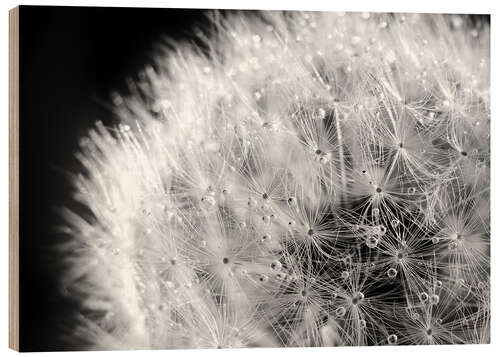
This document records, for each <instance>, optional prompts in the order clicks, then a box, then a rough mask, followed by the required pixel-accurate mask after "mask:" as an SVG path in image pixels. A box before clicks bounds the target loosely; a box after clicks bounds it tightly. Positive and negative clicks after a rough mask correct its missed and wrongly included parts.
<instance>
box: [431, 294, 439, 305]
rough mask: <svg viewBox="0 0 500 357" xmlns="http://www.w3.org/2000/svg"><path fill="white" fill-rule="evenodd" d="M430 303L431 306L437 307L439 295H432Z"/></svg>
mask: <svg viewBox="0 0 500 357" xmlns="http://www.w3.org/2000/svg"><path fill="white" fill-rule="evenodd" d="M430 303H431V304H432V305H437V304H438V303H439V295H436V294H432V295H431V297H430Z"/></svg>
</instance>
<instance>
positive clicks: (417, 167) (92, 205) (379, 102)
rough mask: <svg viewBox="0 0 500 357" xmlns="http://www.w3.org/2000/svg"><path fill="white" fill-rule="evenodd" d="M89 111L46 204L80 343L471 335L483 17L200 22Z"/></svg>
mask: <svg viewBox="0 0 500 357" xmlns="http://www.w3.org/2000/svg"><path fill="white" fill-rule="evenodd" d="M212 21H213V24H214V25H215V28H216V30H215V31H212V32H206V31H204V30H203V29H201V30H197V31H195V33H196V36H197V37H199V40H200V41H201V42H202V43H203V45H200V46H201V47H195V46H194V45H191V44H186V43H174V44H170V45H168V46H167V45H165V47H164V48H159V49H158V54H157V56H156V60H155V63H152V64H151V66H149V67H146V68H145V70H144V71H143V72H141V73H140V75H139V77H138V78H137V80H136V81H135V82H134V83H133V84H131V86H130V93H129V94H127V95H125V94H123V95H119V94H115V95H114V97H113V103H114V106H115V111H116V114H117V115H118V117H119V122H118V123H117V125H116V126H113V127H105V126H104V125H103V124H102V123H99V122H98V123H96V126H95V128H94V129H92V130H91V131H90V133H89V135H88V136H87V137H86V138H84V139H83V140H82V142H81V151H80V152H79V153H78V157H79V159H80V161H81V163H82V165H83V166H84V170H83V171H82V173H80V174H75V180H74V185H75V188H76V195H75V198H76V200H78V201H79V202H81V203H82V204H83V205H84V206H85V207H86V208H87V209H88V211H89V214H82V213H79V212H74V211H70V210H67V211H66V212H65V215H66V219H67V222H68V227H67V232H68V233H69V236H70V239H69V240H68V244H67V247H65V249H66V256H67V263H68V272H67V274H66V275H65V277H64V279H63V282H62V284H64V286H67V287H71V291H72V292H73V296H74V297H75V298H77V299H78V301H79V302H80V306H81V315H82V318H81V323H80V325H79V326H78V328H76V329H75V332H74V335H75V336H76V337H78V338H82V339H84V340H85V341H86V342H87V343H88V346H89V348H91V349H116V348H119V349H127V348H148V349H150V348H153V349H156V348H164V349H167V348H229V347H253V346H276V347H279V346H281V347H283V346H338V345H351V346H352V345H384V344H437V343H487V342H489V316H490V300H489V264H490V259H489V256H490V247H489V244H490V222H489V158H490V150H489V130H490V79H489V78H490V77H489V76H490V74H489V68H490V63H489V28H488V24H485V23H478V24H476V25H473V24H471V23H469V20H468V19H467V18H466V17H461V16H452V15H444V16H442V15H419V14H405V15H403V14H368V13H362V14H361V13H347V14H344V13H327V12H262V13H260V14H255V13H252V14H249V13H244V12H242V13H232V14H230V15H227V16H222V15H221V14H219V13H216V12H214V13H213V16H212Z"/></svg>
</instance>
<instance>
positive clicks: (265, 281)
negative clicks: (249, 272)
mask: <svg viewBox="0 0 500 357" xmlns="http://www.w3.org/2000/svg"><path fill="white" fill-rule="evenodd" d="M259 281H260V282H261V283H267V282H268V281H269V277H268V276H267V275H261V276H259Z"/></svg>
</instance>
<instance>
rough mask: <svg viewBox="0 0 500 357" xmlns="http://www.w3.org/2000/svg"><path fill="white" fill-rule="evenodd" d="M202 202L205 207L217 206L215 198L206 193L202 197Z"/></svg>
mask: <svg viewBox="0 0 500 357" xmlns="http://www.w3.org/2000/svg"><path fill="white" fill-rule="evenodd" d="M201 203H202V205H203V206H204V207H207V208H208V207H213V206H215V198H213V197H212V196H209V195H206V196H203V197H202V198H201Z"/></svg>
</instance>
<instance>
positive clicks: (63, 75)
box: [19, 6, 206, 351]
mask: <svg viewBox="0 0 500 357" xmlns="http://www.w3.org/2000/svg"><path fill="white" fill-rule="evenodd" d="M194 24H201V25H202V26H203V25H204V24H206V16H205V12H204V11H202V10H184V9H134V8H104V7H103V8H96V7H94V8H92V7H88V8H85V7H75V8H72V7H39V6H22V7H21V10H20V68H21V70H20V103H21V104H20V111H21V112H20V224H19V227H20V347H21V350H22V351H49V350H51V351H53V350H65V349H81V348H84V347H85V346H78V345H75V343H76V342H75V341H71V340H67V339H66V338H64V336H67V335H68V334H70V333H71V329H72V326H73V325H74V321H73V314H74V310H75V306H74V303H72V302H71V301H70V300H69V299H66V298H63V297H62V295H61V294H60V293H59V288H58V277H59V276H61V273H62V271H63V269H64V267H63V266H62V264H61V263H60V260H61V257H58V256H57V254H56V253H55V249H54V248H55V247H56V246H57V243H58V242H60V241H62V240H63V239H67V238H66V237H64V236H62V235H58V234H57V233H56V229H55V227H56V226H57V225H58V224H60V223H61V222H62V219H61V217H60V214H59V213H58V212H59V209H60V208H61V207H62V206H63V205H66V204H68V202H69V201H71V192H72V188H71V182H70V179H69V177H68V175H67V174H66V173H65V172H68V171H72V172H76V171H77V170H79V169H80V167H79V165H78V162H77V160H76V159H75V157H74V152H75V151H76V150H77V148H78V146H77V144H78V139H79V138H81V137H82V136H84V135H85V134H86V133H87V130H88V129H89V128H90V127H92V125H93V124H94V122H95V121H96V120H98V119H99V120H102V121H103V122H104V123H105V124H106V123H107V124H110V123H111V122H112V121H113V117H112V115H111V112H110V110H109V109H108V108H107V106H106V105H105V104H104V103H110V95H109V94H110V92H111V91H112V90H118V91H123V90H125V89H126V84H125V78H126V76H132V77H134V76H135V75H137V72H138V71H139V70H140V69H141V68H143V67H144V66H145V64H147V63H151V62H152V60H151V54H152V50H153V48H154V44H155V43H156V42H158V41H160V40H161V39H162V37H163V35H167V36H169V37H171V38H174V39H181V38H185V39H188V40H189V39H190V38H189V34H190V33H191V30H192V27H193V25H194Z"/></svg>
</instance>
